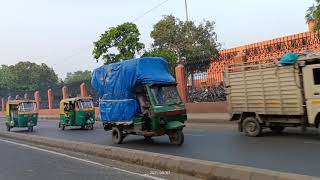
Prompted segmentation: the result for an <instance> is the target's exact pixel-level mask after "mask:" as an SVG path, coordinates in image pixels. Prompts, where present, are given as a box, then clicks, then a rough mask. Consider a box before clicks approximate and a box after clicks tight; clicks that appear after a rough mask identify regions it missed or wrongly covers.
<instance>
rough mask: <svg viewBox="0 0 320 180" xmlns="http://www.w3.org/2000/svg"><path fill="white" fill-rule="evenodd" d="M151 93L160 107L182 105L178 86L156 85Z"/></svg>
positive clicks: (152, 87)
mask: <svg viewBox="0 0 320 180" xmlns="http://www.w3.org/2000/svg"><path fill="white" fill-rule="evenodd" d="M151 93H152V95H153V96H154V99H155V103H156V105H158V106H159V105H160V106H161V105H174V104H180V103H181V99H180V96H179V94H178V91H177V88H176V85H165V86H164V85H154V86H151Z"/></svg>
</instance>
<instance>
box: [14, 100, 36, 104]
mask: <svg viewBox="0 0 320 180" xmlns="http://www.w3.org/2000/svg"><path fill="white" fill-rule="evenodd" d="M25 102H33V103H35V101H34V100H26V99H23V100H10V101H8V104H20V103H25Z"/></svg>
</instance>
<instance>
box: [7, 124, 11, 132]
mask: <svg viewBox="0 0 320 180" xmlns="http://www.w3.org/2000/svg"><path fill="white" fill-rule="evenodd" d="M10 130H11V127H10V125H8V124H7V131H8V132H10Z"/></svg>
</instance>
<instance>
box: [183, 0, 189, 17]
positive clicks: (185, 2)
mask: <svg viewBox="0 0 320 180" xmlns="http://www.w3.org/2000/svg"><path fill="white" fill-rule="evenodd" d="M184 4H185V9H186V20H187V21H189V17H188V4H187V0H184Z"/></svg>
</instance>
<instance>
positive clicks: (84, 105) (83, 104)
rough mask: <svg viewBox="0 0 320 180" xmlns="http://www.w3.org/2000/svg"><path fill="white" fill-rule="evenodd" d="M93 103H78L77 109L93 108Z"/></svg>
mask: <svg viewBox="0 0 320 180" xmlns="http://www.w3.org/2000/svg"><path fill="white" fill-rule="evenodd" d="M93 107H94V106H93V102H92V101H89V100H87V101H79V108H80V109H85V108H93Z"/></svg>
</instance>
